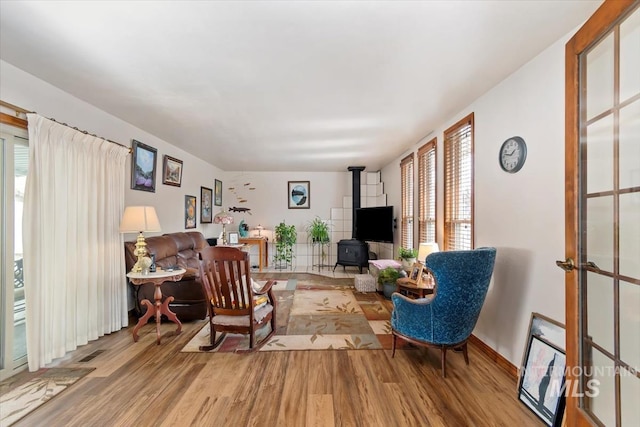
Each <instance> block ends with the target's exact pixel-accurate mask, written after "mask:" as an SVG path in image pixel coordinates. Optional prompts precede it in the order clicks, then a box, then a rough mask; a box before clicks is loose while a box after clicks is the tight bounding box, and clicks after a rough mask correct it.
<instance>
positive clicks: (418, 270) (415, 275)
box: [408, 262, 424, 286]
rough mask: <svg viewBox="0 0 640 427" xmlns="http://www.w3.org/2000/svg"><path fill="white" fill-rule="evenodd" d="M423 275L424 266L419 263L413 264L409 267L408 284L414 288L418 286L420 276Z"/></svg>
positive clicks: (420, 279)
mask: <svg viewBox="0 0 640 427" xmlns="http://www.w3.org/2000/svg"><path fill="white" fill-rule="evenodd" d="M423 273H424V265H423V264H422V263H421V262H414V263H413V266H412V267H411V273H410V274H409V280H408V282H409V283H411V284H412V285H415V286H420V283H421V282H422V275H423Z"/></svg>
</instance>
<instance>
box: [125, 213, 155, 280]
mask: <svg viewBox="0 0 640 427" xmlns="http://www.w3.org/2000/svg"><path fill="white" fill-rule="evenodd" d="M145 231H160V221H158V215H156V210H155V208H154V207H153V206H128V207H127V208H126V209H125V210H124V214H123V215H122V221H121V222H120V233H123V234H124V233H139V234H138V239H137V241H136V249H135V250H134V251H133V254H134V255H136V256H137V257H138V260H137V261H136V263H135V264H134V265H133V268H132V269H131V272H132V273H140V272H142V264H143V261H142V259H143V258H144V257H145V256H146V255H147V242H145V241H144V234H143V233H144V232H145Z"/></svg>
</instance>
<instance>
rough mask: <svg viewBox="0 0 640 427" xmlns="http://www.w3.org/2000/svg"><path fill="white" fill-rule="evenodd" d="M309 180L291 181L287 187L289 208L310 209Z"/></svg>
mask: <svg viewBox="0 0 640 427" xmlns="http://www.w3.org/2000/svg"><path fill="white" fill-rule="evenodd" d="M310 187H311V184H310V182H309V181H289V182H288V188H287V199H288V203H289V209H309V207H310V206H311V204H310V200H311V199H310Z"/></svg>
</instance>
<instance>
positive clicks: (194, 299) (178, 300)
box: [124, 231, 209, 321]
mask: <svg viewBox="0 0 640 427" xmlns="http://www.w3.org/2000/svg"><path fill="white" fill-rule="evenodd" d="M145 240H146V242H147V250H148V251H149V253H150V254H155V256H156V265H158V266H160V267H162V268H167V267H169V266H175V265H177V266H179V267H182V268H184V269H186V270H187V272H186V273H185V274H184V276H183V277H182V280H180V281H178V282H164V283H163V284H162V285H161V287H162V296H163V298H166V297H168V296H173V297H174V300H173V302H172V303H170V304H169V308H170V309H171V311H173V312H174V313H175V314H176V315H177V316H178V319H180V321H188V320H195V319H204V318H205V317H206V316H207V305H206V299H205V295H204V292H203V290H202V284H201V283H200V280H199V277H198V275H199V271H198V269H199V258H198V252H199V251H200V250H201V249H202V248H204V247H206V246H209V244H208V243H207V241H206V239H205V238H204V236H203V235H202V233H200V232H197V231H190V232H186V233H169V234H164V235H162V236H154V237H148V238H146V239H145ZM135 245H136V242H135V241H133V242H125V244H124V253H125V261H126V265H127V271H130V270H131V268H132V267H133V265H134V264H135V263H136V259H137V257H136V256H135V255H133V251H134V250H135ZM130 286H132V287H133V295H134V297H135V309H136V313H137V314H138V316H142V315H143V314H144V313H145V312H146V311H147V308H146V306H143V305H141V304H140V302H141V301H142V300H144V299H147V300H149V301H151V302H152V303H153V301H154V298H153V293H154V291H155V287H154V285H153V284H151V283H146V284H144V285H133V284H130Z"/></svg>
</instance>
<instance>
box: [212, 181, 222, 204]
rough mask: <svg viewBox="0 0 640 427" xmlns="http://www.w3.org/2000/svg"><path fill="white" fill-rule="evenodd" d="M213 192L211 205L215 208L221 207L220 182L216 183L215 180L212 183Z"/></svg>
mask: <svg viewBox="0 0 640 427" xmlns="http://www.w3.org/2000/svg"><path fill="white" fill-rule="evenodd" d="M214 184H215V185H214V186H213V188H214V190H215V195H214V198H213V204H214V205H216V206H222V181H218V180H217V179H216V180H215V182H214Z"/></svg>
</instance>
